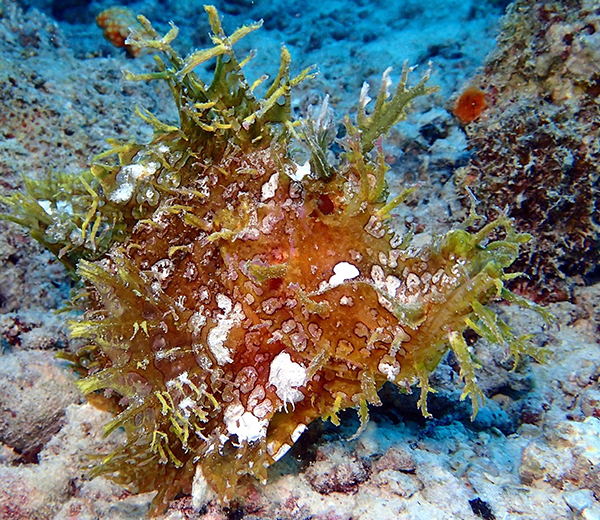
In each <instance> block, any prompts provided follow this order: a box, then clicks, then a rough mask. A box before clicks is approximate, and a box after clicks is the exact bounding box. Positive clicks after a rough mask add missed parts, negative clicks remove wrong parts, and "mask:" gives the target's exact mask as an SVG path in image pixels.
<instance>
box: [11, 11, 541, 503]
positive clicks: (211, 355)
mask: <svg viewBox="0 0 600 520" xmlns="http://www.w3.org/2000/svg"><path fill="white" fill-rule="evenodd" d="M206 10H207V13H208V16H209V20H210V24H211V27H212V31H213V33H214V34H213V37H212V38H213V43H214V47H212V48H209V49H206V50H201V51H197V52H194V53H193V54H191V55H189V56H188V57H187V58H185V59H184V58H182V57H180V56H179V55H178V54H177V53H175V51H173V49H172V47H171V46H170V43H171V42H172V40H173V39H174V38H175V37H176V35H177V29H176V28H175V27H174V26H173V27H172V29H171V30H170V31H169V32H168V34H166V35H165V36H164V37H160V36H159V35H158V34H157V33H156V32H155V30H154V29H153V28H152V26H151V25H150V23H149V22H148V20H146V19H145V18H144V17H139V18H138V20H139V22H140V24H141V25H140V27H141V29H140V30H139V31H137V32H134V33H133V34H132V35H131V36H130V37H129V39H128V42H129V43H128V44H130V45H134V46H137V47H139V48H148V49H155V50H158V51H161V52H162V54H163V55H164V56H166V58H167V59H168V62H167V63H165V62H164V61H163V60H162V59H160V58H158V57H157V58H156V61H157V64H158V71H157V72H155V73H150V74H142V75H137V76H134V75H132V74H127V77H128V78H129V79H132V80H139V81H149V80H162V81H166V82H167V83H168V84H169V86H170V88H171V90H172V92H173V96H174V99H175V102H176V104H177V108H178V110H179V116H180V124H179V125H170V124H167V123H163V122H161V121H159V120H157V119H156V118H155V117H154V116H153V115H151V114H150V113H148V112H146V111H144V110H142V109H140V110H138V113H139V115H140V116H141V117H142V118H143V119H144V120H145V121H146V122H148V123H150V124H152V125H153V126H154V128H155V134H154V138H153V139H152V141H151V142H149V143H148V144H138V143H133V142H126V143H119V142H116V141H111V142H110V143H111V145H112V149H111V150H110V151H108V152H106V153H104V154H102V155H101V156H99V157H98V158H96V160H95V161H94V162H93V163H92V166H91V168H90V170H89V171H87V172H84V173H83V174H81V175H80V176H67V175H61V174H55V173H52V174H49V177H48V179H46V180H43V181H37V180H27V181H26V182H27V185H26V189H27V191H26V193H22V194H13V195H11V196H10V197H4V198H3V199H2V200H3V201H4V202H5V203H7V204H8V205H9V206H11V207H12V213H10V214H9V215H5V216H4V218H9V219H11V220H13V221H15V222H18V223H20V224H22V225H25V226H27V227H29V228H30V230H31V234H32V236H34V237H35V238H36V239H37V240H39V241H40V242H41V243H43V244H45V245H46V246H47V247H48V248H49V249H50V250H51V251H53V252H54V253H55V254H56V255H57V256H58V258H60V259H61V260H62V261H63V263H64V264H65V266H66V267H67V269H69V270H70V272H71V273H72V274H73V276H75V277H76V278H78V279H80V280H81V281H82V285H83V289H82V291H81V292H80V293H79V295H78V296H76V297H75V298H74V300H73V306H74V307H75V308H79V309H81V310H82V311H83V313H82V315H81V317H80V318H79V319H77V320H74V321H73V322H72V323H71V333H72V336H73V337H74V338H79V339H80V340H81V341H84V342H85V343H86V346H84V347H83V348H81V349H80V350H79V351H78V352H77V353H75V354H66V356H67V357H68V358H69V359H70V360H71V361H72V362H73V364H74V366H75V368H76V369H77V370H78V371H79V372H80V373H81V374H82V375H83V376H84V377H83V378H82V379H81V380H80V382H79V386H80V388H81V389H82V391H83V392H84V393H85V394H87V395H88V396H89V397H90V399H91V400H92V402H94V403H96V404H99V405H101V406H103V407H105V408H107V409H110V410H111V411H112V412H113V413H114V415H115V417H114V420H113V421H112V422H110V423H109V424H108V425H107V426H106V432H107V433H109V432H111V431H112V430H114V429H116V428H119V427H122V428H123V429H124V430H125V431H126V433H127V439H128V441H127V443H126V444H125V445H123V446H122V447H121V448H119V449H118V450H117V451H115V452H114V453H112V454H110V455H108V456H107V457H106V458H105V459H104V460H102V462H101V463H100V464H99V465H98V466H97V467H96V469H95V470H94V473H95V474H104V475H106V476H109V477H110V478H112V479H114V480H115V481H116V482H119V483H122V484H125V485H128V486H129V487H130V488H131V489H133V490H134V491H136V492H146V491H154V490H157V491H158V493H157V495H156V497H155V499H154V510H155V511H159V510H162V509H164V508H165V507H166V506H167V505H168V502H169V500H171V499H172V498H173V497H175V496H176V495H177V494H178V493H180V492H185V493H189V492H190V489H191V484H192V480H193V478H194V476H195V474H196V478H201V479H205V481H206V482H207V483H208V484H209V485H210V486H211V487H212V488H213V489H214V490H215V491H216V492H217V494H218V496H219V497H220V498H221V499H222V500H224V501H229V500H231V499H233V498H234V497H236V496H238V493H239V490H240V486H243V485H244V481H245V479H246V475H250V476H253V477H256V478H258V479H259V480H260V481H262V482H265V481H266V477H267V468H268V467H269V466H270V465H271V464H273V463H274V462H275V461H276V460H278V459H280V458H281V457H282V456H283V455H284V454H285V453H286V451H287V450H288V449H289V448H290V446H291V445H292V444H294V443H295V442H296V440H297V439H298V438H299V436H300V435H301V434H302V432H303V431H304V430H305V428H306V427H307V425H308V424H309V423H310V422H311V421H313V420H315V419H317V418H324V419H329V420H331V421H333V422H334V423H337V422H338V418H337V413H338V412H339V411H340V410H343V409H345V408H349V407H356V408H358V410H359V414H360V418H361V423H362V425H363V426H364V425H365V424H366V421H367V419H368V405H370V404H371V405H377V404H378V403H379V398H378V396H377V392H378V390H379V389H380V388H381V387H382V385H383V384H384V383H385V382H386V381H392V382H394V383H396V384H397V385H398V386H399V387H400V388H402V389H404V390H405V391H407V392H408V391H410V387H411V385H413V384H415V383H417V384H418V385H419V386H420V388H421V398H420V401H419V405H420V407H421V409H422V411H423V413H424V414H425V415H427V406H426V398H427V393H428V392H429V390H430V389H429V385H428V376H429V374H430V372H431V371H432V370H433V369H434V368H435V366H436V365H437V364H438V362H439V361H440V360H441V358H442V357H443V356H444V355H445V354H446V353H447V352H448V351H449V350H452V351H453V352H454V354H455V355H456V357H457V359H458V362H459V364H460V370H461V376H462V379H463V380H464V383H465V386H464V392H463V397H465V396H467V395H469V396H470V398H471V400H472V403H473V411H474V413H476V412H477V408H478V406H479V404H480V402H481V400H482V394H481V391H480V390H479V389H478V387H477V383H476V375H475V368H476V362H475V361H474V360H473V359H472V358H471V355H470V353H469V349H468V347H467V344H466V342H465V340H464V338H463V335H462V333H463V331H464V330H465V329H466V328H470V329H472V330H473V331H475V332H476V333H478V334H479V335H482V336H485V337H487V338H488V339H491V340H493V341H496V342H502V343H505V344H506V345H507V346H508V347H509V349H510V352H511V353H512V354H514V355H515V356H518V355H519V354H522V353H525V354H531V355H534V356H539V354H540V352H537V351H536V349H535V348H534V347H533V345H532V344H531V343H530V342H529V341H528V338H518V337H515V335H514V334H513V333H512V332H511V330H510V329H509V327H508V326H507V325H506V324H505V323H504V322H503V321H501V320H500V319H499V318H498V317H497V316H496V315H495V313H494V312H493V311H492V310H491V309H490V308H489V307H488V306H487V303H488V302H489V301H490V300H493V299H496V298H504V299H506V300H509V301H514V302H517V303H518V304H520V305H523V306H527V307H530V308H536V309H537V308H538V307H536V306H535V305H533V304H531V303H530V302H528V301H526V300H524V299H522V298H519V297H517V296H516V295H514V294H513V293H511V292H510V291H508V290H507V289H506V288H505V287H504V281H505V280H508V279H511V278H513V277H515V276H517V275H516V274H508V273H505V268H507V267H509V266H510V265H511V264H512V263H513V261H514V260H515V258H516V257H517V255H518V250H519V246H520V244H522V243H523V242H525V241H527V240H528V238H529V236H528V235H523V234H517V233H516V232H515V231H514V230H513V228H512V226H511V223H510V221H509V220H508V219H507V218H504V217H501V218H499V219H498V220H496V221H494V222H490V223H488V224H486V225H485V226H483V227H482V228H481V229H479V230H475V231H469V229H472V228H473V225H474V224H475V222H476V220H477V218H476V215H475V214H474V212H473V213H472V215H471V217H470V218H469V219H467V221H466V222H465V223H464V225H463V227H461V228H459V229H455V230H452V231H450V232H448V233H447V234H446V235H444V236H440V237H437V238H435V239H434V240H433V241H432V242H431V243H430V244H429V245H427V246H425V247H419V248H417V247H413V246H412V245H411V241H410V236H407V237H398V236H396V235H394V233H393V232H392V231H391V230H390V228H389V226H388V224H387V222H388V221H389V219H390V216H391V212H392V210H393V209H394V207H396V206H397V205H398V204H400V203H401V202H402V201H403V200H404V199H405V198H406V197H408V196H409V195H410V194H411V192H412V191H413V190H412V189H407V190H406V191H405V192H404V193H401V194H400V195H398V196H397V197H395V198H392V199H391V200H387V198H388V195H387V190H386V181H385V174H386V170H387V166H386V164H385V161H384V155H383V152H382V149H381V137H382V136H383V135H384V134H385V133H386V132H387V131H388V130H389V129H390V128H391V127H392V126H393V125H394V124H396V123H397V122H398V121H400V120H402V119H403V118H404V117H405V109H406V107H407V106H408V105H409V103H410V102H411V100H412V99H414V98H415V97H417V96H421V95H426V94H428V93H430V92H432V91H433V90H434V89H433V88H431V87H427V86H426V85H425V84H426V81H427V79H428V73H427V74H426V75H425V76H424V77H423V78H422V79H421V81H420V82H419V83H418V84H417V85H416V86H414V87H407V76H408V73H409V69H408V68H407V67H406V66H405V67H404V69H403V71H402V77H401V79H400V82H399V85H398V87H397V89H396V90H395V92H394V93H393V94H390V93H389V92H388V90H389V87H390V85H391V81H390V78H389V71H386V73H385V74H384V77H383V81H382V86H381V89H380V91H379V93H378V95H377V98H376V100H375V103H374V107H373V109H372V111H370V113H367V106H368V104H369V102H370V98H369V97H368V88H367V87H366V86H365V87H364V88H363V90H362V92H361V96H360V104H359V107H358V116H357V121H356V124H353V123H352V122H351V121H350V119H349V118H346V120H345V122H344V124H345V127H346V136H345V138H343V140H342V141H341V144H342V146H343V148H344V152H343V153H342V155H341V157H340V159H339V164H338V165H336V166H335V167H334V166H333V165H331V164H330V163H329V162H328V154H327V151H328V145H329V144H330V141H331V132H330V131H329V128H328V126H327V121H328V118H327V117H326V107H325V106H324V107H323V110H322V111H321V113H320V114H319V116H318V117H317V118H315V119H311V120H308V121H301V122H298V123H293V122H292V121H291V115H290V112H291V110H290V91H291V88H292V87H294V86H295V85H296V84H298V83H299V82H300V81H303V80H304V79H306V78H308V77H309V76H310V75H311V71H310V69H308V70H305V71H303V72H302V73H301V74H300V75H298V76H297V77H295V78H293V79H290V76H289V64H290V56H289V53H288V51H287V49H286V48H285V47H283V48H282V51H281V65H280V69H279V73H278V74H277V76H276V78H275V79H274V80H273V81H272V83H271V84H270V85H269V86H268V87H267V88H266V90H265V94H264V96H262V97H259V96H258V95H257V94H256V93H255V92H256V90H257V89H259V88H260V83H261V82H264V81H265V78H264V77H263V78H260V79H259V80H258V81H256V82H255V83H253V84H252V85H250V84H248V83H247V81H246V79H245V77H244V74H243V72H242V68H243V66H244V64H245V63H246V60H244V61H241V62H239V61H238V60H237V58H236V56H235V54H234V52H233V50H232V46H233V45H234V44H235V43H236V42H237V41H238V40H239V39H240V38H242V37H244V36H246V35H247V34H248V33H250V32H251V31H254V30H255V29H257V28H258V27H259V26H260V24H254V25H250V26H246V27H242V28H240V29H238V30H237V31H235V32H234V33H233V34H231V35H230V36H226V35H225V33H224V32H223V29H222V27H221V23H220V20H219V17H218V14H217V12H216V10H215V9H214V8H213V7H207V8H206ZM213 58H216V61H217V63H216V68H215V70H214V78H213V80H212V82H211V84H210V85H208V84H204V83H203V82H202V81H201V80H200V79H199V77H198V76H197V75H196V74H195V73H194V72H193V70H194V68H195V67H197V66H198V65H201V64H203V63H205V62H206V61H207V60H210V59H213ZM292 144H293V145H294V146H292ZM298 145H302V146H304V147H305V148H306V150H307V152H308V154H309V155H310V159H309V160H307V161H306V162H305V163H304V164H302V165H299V164H297V163H296V161H295V160H294V156H293V151H294V149H295V148H297V147H298ZM296 158H297V157H296ZM300 162H303V161H300ZM492 233H493V234H494V235H495V236H499V235H503V236H502V238H501V239H496V240H490V239H489V237H490V235H491V234H492ZM540 312H543V311H540Z"/></svg>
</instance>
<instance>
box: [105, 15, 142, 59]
mask: <svg viewBox="0 0 600 520" xmlns="http://www.w3.org/2000/svg"><path fill="white" fill-rule="evenodd" d="M96 23H97V24H98V26H99V27H100V28H102V31H103V33H104V37H105V38H106V39H107V40H108V41H109V42H110V43H112V44H113V45H114V46H115V47H120V48H125V49H126V50H127V52H128V53H129V54H130V55H131V56H137V55H138V54H139V53H140V49H139V48H138V47H133V46H131V45H128V44H127V43H125V41H126V40H127V38H128V36H129V32H130V27H132V26H135V25H138V21H137V19H136V16H135V13H134V12H133V11H132V10H131V9H128V8H127V7H111V8H109V9H106V10H104V11H102V12H101V13H100V14H99V15H98V16H97V17H96Z"/></svg>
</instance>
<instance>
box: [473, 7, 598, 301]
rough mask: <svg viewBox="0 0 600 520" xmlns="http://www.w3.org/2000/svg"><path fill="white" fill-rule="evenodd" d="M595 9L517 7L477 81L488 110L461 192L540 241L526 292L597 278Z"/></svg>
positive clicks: (539, 294) (540, 294)
mask: <svg viewBox="0 0 600 520" xmlns="http://www.w3.org/2000/svg"><path fill="white" fill-rule="evenodd" d="M595 5H596V6H597V4H595V3H594V2H586V1H562V2H552V3H547V2H538V3H535V4H531V3H529V2H525V1H519V2H517V3H515V4H514V5H513V6H512V7H511V9H510V10H509V14H508V15H507V17H506V19H505V24H504V31H503V33H502V36H501V37H500V41H499V49H498V51H497V52H496V53H495V54H493V55H492V56H491V57H490V58H489V59H488V61H487V65H486V67H485V70H484V73H483V74H482V76H481V77H480V78H478V83H479V84H481V85H482V86H483V88H484V89H485V90H486V92H488V95H489V99H490V107H489V108H488V109H487V110H486V111H485V112H484V114H483V115H482V116H481V118H480V119H478V120H477V121H476V122H474V123H473V124H471V125H470V126H468V127H467V133H468V136H469V139H470V146H471V148H472V151H473V158H472V161H471V163H470V165H469V166H467V167H466V168H465V169H464V171H463V172H462V179H463V181H464V183H465V184H467V185H469V186H471V188H472V189H473V191H474V192H475V194H476V196H477V197H478V198H479V199H480V200H481V201H482V202H483V203H485V205H486V207H487V210H486V212H487V214H488V216H490V217H491V216H493V215H497V214H498V213H499V212H502V211H504V209H505V208H507V207H508V208H509V215H510V216H511V217H514V218H515V220H516V223H517V227H518V229H520V230H521V231H527V232H530V233H531V234H532V235H533V236H534V239H533V240H532V241H531V243H530V244H529V245H528V246H526V253H525V254H524V255H522V256H521V257H520V259H519V260H518V261H517V264H515V265H516V266H517V268H519V269H521V270H523V271H524V272H525V273H526V274H527V275H528V277H529V278H528V279H527V280H525V279H521V280H520V281H519V282H517V284H518V286H519V287H520V289H521V291H522V292H524V293H526V294H528V295H529V296H531V297H533V298H535V299H537V300H542V301H547V300H561V299H565V298H568V297H569V294H570V290H569V287H568V284H567V282H566V278H567V277H577V278H578V279H579V280H583V281H590V280H594V279H596V278H597V276H598V274H599V273H598V267H597V261H596V259H597V258H598V255H599V254H600V213H599V212H600V208H599V206H600V188H599V186H598V177H599V171H600V139H599V137H598V135H599V131H600V112H599V108H598V95H599V94H600V67H599V66H598V63H600V51H599V49H600V46H599V45H598V41H599V38H600V15H599V14H598V12H597V9H595V8H594V6H595Z"/></svg>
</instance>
